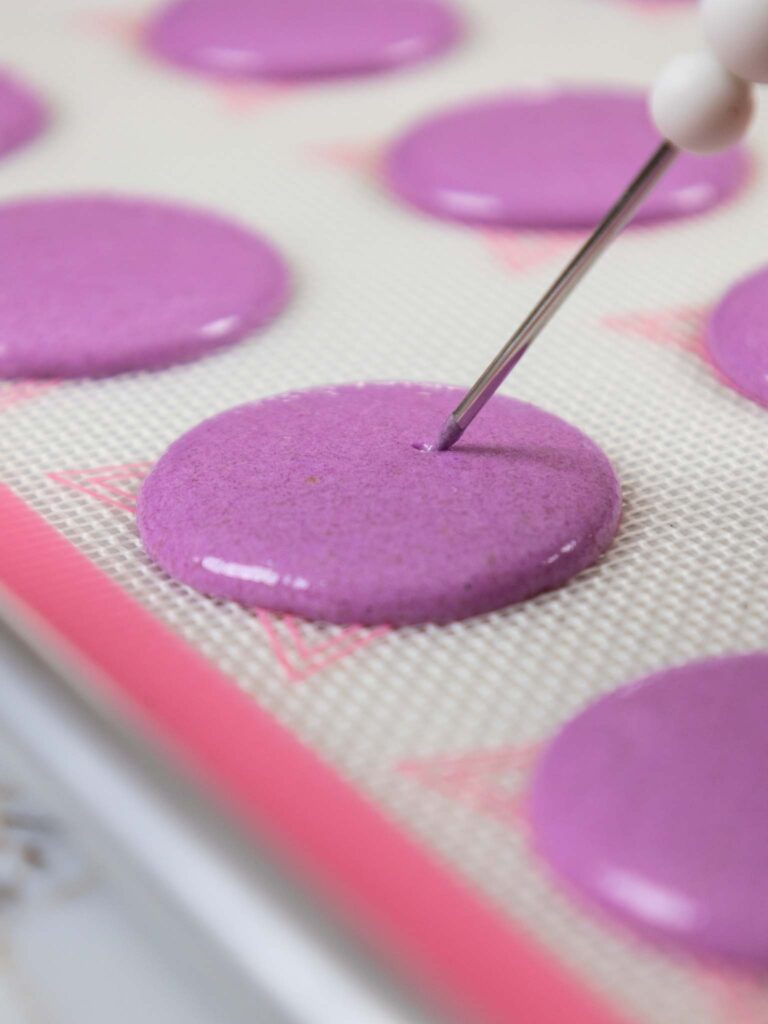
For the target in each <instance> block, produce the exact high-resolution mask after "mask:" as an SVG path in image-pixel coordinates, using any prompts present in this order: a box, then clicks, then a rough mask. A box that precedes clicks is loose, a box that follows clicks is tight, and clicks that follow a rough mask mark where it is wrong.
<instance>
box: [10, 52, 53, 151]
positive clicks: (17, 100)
mask: <svg viewBox="0 0 768 1024" xmlns="http://www.w3.org/2000/svg"><path fill="white" fill-rule="evenodd" d="M45 121H46V114H45V110H44V108H43V105H42V104H41V103H40V101H39V100H38V99H37V98H36V97H35V96H34V95H33V94H32V93H31V92H30V91H29V90H28V89H27V88H26V87H25V86H23V85H22V84H21V83H20V82H18V81H16V79H15V78H12V77H11V76H10V75H8V74H6V72H4V71H0V156H3V155H4V154H5V153H10V152H11V151H12V150H14V149H17V148H18V147H19V146H23V145H24V143H25V142H29V141H31V140H32V139H33V138H35V136H36V135H38V134H39V133H40V132H41V131H42V129H43V127H44V125H45Z"/></svg>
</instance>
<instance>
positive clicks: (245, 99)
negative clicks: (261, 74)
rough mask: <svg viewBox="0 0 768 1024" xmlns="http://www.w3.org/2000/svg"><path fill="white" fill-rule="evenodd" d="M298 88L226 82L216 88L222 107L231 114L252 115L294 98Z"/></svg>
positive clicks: (284, 83)
mask: <svg viewBox="0 0 768 1024" xmlns="http://www.w3.org/2000/svg"><path fill="white" fill-rule="evenodd" d="M297 88H298V86H296V85H294V84H289V83H287V82H279V83H260V82H246V83H241V82H226V83H223V84H217V85H216V86H215V90H216V94H217V95H218V97H219V99H220V100H221V103H222V106H223V107H224V109H225V110H228V111H229V113H231V114H252V113H254V112H255V111H261V110H264V109H265V108H267V107H272V106H274V105H275V104H277V103H279V102H281V101H282V100H284V99H287V98H288V97H290V96H292V95H293V94H294V93H295V92H296V90H297Z"/></svg>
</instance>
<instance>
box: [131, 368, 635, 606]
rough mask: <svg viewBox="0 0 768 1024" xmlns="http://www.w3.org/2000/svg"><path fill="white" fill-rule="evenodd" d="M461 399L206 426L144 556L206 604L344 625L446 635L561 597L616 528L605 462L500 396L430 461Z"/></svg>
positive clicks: (195, 433)
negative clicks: (456, 624)
mask: <svg viewBox="0 0 768 1024" xmlns="http://www.w3.org/2000/svg"><path fill="white" fill-rule="evenodd" d="M460 394H461V392H460V391H459V390H458V389H455V388H444V387H437V386H425V385H418V384H396V383H392V384H364V385H347V386H343V387H338V388H328V389H320V390H312V391H305V392H294V393H288V394H284V395H278V396H276V397H274V398H270V399H268V400H265V401H262V402H257V403H254V404H250V405H244V406H240V407H238V408H235V409H232V410H230V411H229V412H225V413H223V414H221V415H220V416H217V417H215V418H213V419H211V420H208V421H206V422H204V423H202V424H200V425H199V426H198V427H196V428H195V429H193V430H191V431H190V432H189V433H188V434H186V435H184V436H183V437H182V438H180V439H179V440H178V441H176V442H175V444H173V445H172V446H171V447H170V448H169V449H168V451H167V452H166V453H165V454H164V455H163V456H162V458H161V459H160V461H159V462H158V464H157V466H156V467H155V469H154V470H153V471H152V473H151V474H150V475H149V477H148V478H147V480H146V482H145V484H144V486H143V489H142V491H141V494H140V498H139V531H140V534H141V537H142V540H143V542H144V545H145V547H146V549H147V551H148V553H149V554H150V555H151V556H152V558H153V559H154V560H155V561H156V562H158V563H159V564H160V565H161V566H162V568H163V569H165V570H166V572H167V573H168V574H169V575H171V576H173V577H174V578H176V579H178V580H181V581H183V582H184V583H188V584H190V585H191V586H192V587H195V588H196V589H197V590H201V591H203V592H204V593H206V594H211V595H214V596H217V597H224V598H232V599H234V600H236V601H239V602H241V603H242V604H244V605H247V606H259V607H264V608H271V609H274V610H278V611H289V612H293V613H295V614H298V615H301V616H304V617H306V618H311V619H319V620H325V621H330V622H339V623H384V622H388V623H392V624H403V623H416V622H440V623H445V622H450V621H451V620H454V619H463V618H466V617H468V616H472V615H477V614H479V613H481V612H487V611H490V610H492V609H495V608H501V607H503V606H505V605H508V604H512V603H514V602H516V601H521V600H523V599H525V598H527V597H531V596H533V595H534V594H538V593H539V592H541V591H542V590H547V589H549V588H552V587H557V586H560V585H561V584H563V583H565V582H566V580H568V579H570V578H571V577H572V576H573V575H574V574H575V573H577V572H579V571H580V570H581V569H584V568H585V567H586V566H588V565H591V564H592V563H593V562H595V561H596V559H597V558H598V557H599V556H600V555H601V554H602V552H603V551H604V550H605V549H606V548H607V547H608V545H609V544H610V542H611V540H612V538H613V536H614V533H615V531H616V528H617V524H618V519H619V513H620V493H619V486H618V483H617V480H616V477H615V475H614V473H613V470H612V469H611V466H610V464H609V462H608V460H607V459H606V457H605V456H604V455H603V453H602V452H601V451H600V450H599V449H598V448H597V447H596V446H595V445H594V444H593V443H592V442H591V441H590V440H589V439H588V438H587V437H585V436H584V435H583V434H581V433H580V432H578V431H577V430H575V429H574V428H573V427H571V426H569V425H568V424H567V423H564V422H563V421H562V420H559V419H556V418H555V417H554V416H551V415H549V414H547V413H545V412H542V411H541V410H539V409H537V408H535V407H533V406H531V405H526V404H523V403H520V402H516V401H513V400H511V399H508V398H501V397H496V398H494V399H492V400H491V402H490V403H489V405H488V406H487V407H486V409H485V410H484V411H483V414H482V416H480V417H479V418H478V419H477V421H476V423H475V424H473V427H472V432H471V434H469V432H468V435H467V436H466V437H465V439H463V440H462V441H461V442H460V443H459V444H458V445H457V446H456V447H455V448H454V449H453V450H452V451H450V452H435V451H424V450H422V449H421V447H420V446H421V445H423V444H424V443H425V442H427V443H428V442H431V441H433V440H434V438H435V435H436V433H437V431H438V430H439V427H440V425H441V423H442V421H443V419H444V418H445V416H446V415H447V414H448V412H449V411H450V410H451V409H452V408H453V406H454V405H455V404H456V402H457V400H458V398H459V396H460Z"/></svg>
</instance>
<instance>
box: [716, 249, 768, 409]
mask: <svg viewBox="0 0 768 1024" xmlns="http://www.w3.org/2000/svg"><path fill="white" fill-rule="evenodd" d="M706 347H707V351H708V353H709V356H710V359H711V360H712V362H713V364H714V365H715V367H716V368H717V369H718V370H719V371H720V373H721V374H722V376H723V377H724V378H725V379H726V380H727V381H728V382H729V383H730V384H731V385H732V386H733V387H734V388H736V390H737V391H740V392H741V393H742V394H743V395H746V396H747V398H751V399H752V400H753V401H755V402H759V403H760V404H761V405H765V406H768V267H764V268H763V269H762V270H759V271H757V273H755V274H752V275H750V276H749V277H747V278H745V279H744V280H743V281H739V283H738V284H736V285H734V287H733V288H731V290H730V291H729V292H728V294H727V295H726V296H725V298H724V299H722V301H721V302H720V303H719V304H718V305H717V307H716V308H715V310H714V312H713V313H712V316H711V317H710V320H709V325H708V328H707V333H706Z"/></svg>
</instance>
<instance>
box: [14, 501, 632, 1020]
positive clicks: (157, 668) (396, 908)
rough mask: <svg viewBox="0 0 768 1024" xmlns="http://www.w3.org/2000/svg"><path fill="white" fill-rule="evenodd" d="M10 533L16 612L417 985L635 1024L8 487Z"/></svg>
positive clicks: (500, 1010) (481, 1015) (468, 999)
mask: <svg viewBox="0 0 768 1024" xmlns="http://www.w3.org/2000/svg"><path fill="white" fill-rule="evenodd" d="M0 520H1V521H2V522H3V526H4V529H3V530H0V586H2V587H3V588H4V589H5V590H6V591H7V593H8V595H9V597H10V598H11V601H12V603H13V605H14V607H15V609H16V610H18V612H19V613H20V614H21V615H22V616H26V618H27V619H28V620H30V621H31V624H32V625H33V627H34V625H35V624H37V625H38V628H41V629H44V630H45V631H46V632H47V633H48V634H49V635H51V636H52V637H53V638H54V640H55V641H56V642H57V643H58V645H59V646H60V647H63V648H64V649H65V650H66V651H68V652H69V654H70V655H75V656H76V657H77V658H78V659H79V660H80V662H81V663H83V662H85V663H86V664H88V665H90V666H91V667H92V668H93V669H96V671H97V675H98V677H99V678H101V679H104V680H106V681H107V683H108V687H109V696H110V697H111V698H112V699H113V700H114V699H117V701H118V702H119V703H120V705H121V707H122V708H123V710H124V711H126V712H127V713H129V714H131V715H132V716H133V717H135V718H138V720H139V721H140V722H141V723H142V724H143V725H144V727H145V728H147V729H148V730H149V731H151V732H152V733H153V734H154V735H155V736H156V737H158V738H159V739H160V740H161V741H162V742H164V743H165V744H166V745H168V746H169V747H171V748H172V749H173V750H174V751H175V752H176V754H177V755H180V756H181V758H182V760H183V761H184V762H185V764H186V765H187V767H188V768H190V769H192V770H193V772H194V773H195V774H196V775H197V776H198V777H200V778H202V779H204V780H205V781H206V782H208V783H209V784H212V785H213V786H214V787H215V789H216V791H217V792H219V793H220V795H222V796H223V797H224V798H225V799H226V800H227V802H228V803H229V804H230V805H231V806H233V807H234V809H235V811H236V812H237V813H238V814H239V816H240V817H241V818H242V819H244V820H245V821H246V822H247V823H248V824H249V825H250V826H251V827H253V828H254V829H256V830H257V831H258V833H259V834H260V835H262V836H266V837H267V838H268V840H269V841H270V842H271V843H272V844H273V845H274V846H275V847H276V848H277V849H278V850H279V851H280V853H281V854H282V855H283V856H286V857H288V858H289V859H290V860H291V861H292V862H293V863H294V865H295V866H296V867H297V868H298V869H299V870H300V871H301V872H302V874H303V875H305V876H307V877H309V878H310V880H311V882H312V883H313V884H315V885H316V886H318V887H319V888H320V889H321V890H322V891H323V892H324V893H325V894H326V895H327V896H329V897H330V898H331V899H332V900H333V901H334V903H335V904H336V905H338V906H339V907H340V909H342V910H343V911H345V912H346V914H347V916H349V917H351V918H352V920H353V921H357V922H358V925H359V926H364V928H365V934H366V935H368V936H369V937H373V938H374V939H375V941H376V942H377V944H378V945H379V946H380V947H381V949H382V950H383V951H384V952H385V953H386V954H387V955H388V956H389V957H391V958H393V959H395V960H396V961H397V962H398V963H399V965H400V967H401V968H402V969H404V970H405V972H407V973H408V974H410V975H411V976H412V977H413V978H414V979H416V980H417V981H418V982H419V983H421V984H426V985H427V986H428V987H430V988H432V989H433V990H434V991H435V992H436V993H438V994H439V995H440V996H441V997H442V998H443V999H445V1000H447V1002H448V1004H449V1005H451V1004H452V1005H458V1006H459V1007H460V1008H461V1010H462V1011H463V1012H465V1013H467V1014H468V1018H469V1020H471V1021H478V1022H479V1021H482V1022H487V1024H517V1022H520V1024H523V1022H524V1024H562V1021H564V1020H567V1021H568V1022H569V1024H629V1022H628V1021H627V1018H626V1017H623V1016H621V1015H620V1014H619V1013H618V1012H617V1011H615V1010H613V1009H612V1008H611V1007H609V1006H608V1005H607V1004H605V1003H604V1002H603V1001H601V999H600V998H599V997H598V996H596V995H595V994H594V993H592V992H591V991H589V990H588V989H587V988H586V987H585V986H584V985H583V984H582V983H581V982H580V981H579V980H578V979H577V978H575V977H574V976H573V975H572V974H571V973H570V972H569V971H567V970H566V968H564V967H563V966H561V965H560V964H559V963H557V961H556V960H555V959H554V958H553V957H552V956H551V955H550V954H549V953H548V952H547V951H546V950H544V949H543V948H541V947H540V946H538V945H537V944H536V943H534V942H533V941H532V940H531V939H530V938H529V937H528V936H527V935H525V934H524V933H523V932H522V931H521V930H520V931H518V929H517V928H516V927H515V926H514V924H512V923H510V922H509V921H507V920H506V919H504V918H503V917H502V916H501V915H500V914H499V913H498V912H497V911H495V910H494V909H493V908H492V907H490V906H489V905H487V904H486V903H484V902H483V900H482V898H481V897H480V896H479V895H478V894H476V893H475V892H473V891H471V890H470V889H469V888H468V887H466V886H465V885H464V883H463V882H462V881H461V880H460V879H459V878H458V877H457V876H455V875H453V874H452V873H451V872H450V870H449V869H447V868H446V867H445V866H444V865H442V864H440V863H438V862H437V861H436V860H434V859H433V858H432V857H431V856H430V854H429V853H428V852H427V851H426V850H424V849H423V848H422V847H420V846H418V845H416V843H415V842H413V841H412V840H411V839H409V838H408V836H407V835H406V834H404V833H403V832H402V831H400V830H399V829H398V828H397V827H396V826H395V825H394V824H393V823H392V822H390V821H389V820H388V819H386V818H385V817H384V816H383V815H381V814H380V813H379V812H378V811H377V810H376V809H375V808H374V807H373V806H372V805H371V804H370V803H369V802H367V801H366V800H365V799H364V798H363V797H362V796H361V795H360V794H358V793H357V792H356V791H355V790H354V789H353V788H352V787H351V786H349V785H348V784H347V783H345V782H344V781H343V780H342V779H341V778H340V777H339V776H338V775H337V774H336V773H335V772H334V771H333V769H332V768H330V767H329V766H328V765H326V764H325V763H323V762H322V761H321V760H319V759H318V758H317V757H316V755H315V754H313V753H312V752H311V751H310V750H309V749H308V748H307V747H305V746H303V745H302V744H301V743H300V742H299V741H298V740H297V739H296V738H295V737H294V736H293V735H292V734H291V733H289V732H288V731H287V730H285V729H284V728H283V727H282V726H281V725H279V724H278V723H277V722H276V721H275V719H273V718H272V717H271V716H270V715H268V714H267V713H266V712H265V711H264V710H262V709H261V708H260V707H258V705H257V704H256V703H255V701H254V700H253V699H252V698H251V697H247V696H246V695H245V694H243V693H242V692H241V691H240V690H238V689H237V687H236V686H235V685H233V684H232V682H231V681H230V680H229V679H228V678H227V677H226V676H225V675H224V674H223V673H221V672H220V671H219V670H218V669H216V668H215V667H214V666H213V665H212V664H210V663H209V662H207V661H206V660H205V659H204V658H202V657H201V656H200V655H199V654H197V653H196V652H195V651H193V650H192V649H191V648H190V647H188V646H187V645H186V644H185V643H184V642H183V641H182V640H180V639H179V638H178V637H177V636H176V635H175V634H174V633H173V632H171V631H170V630H169V629H167V628H166V627H165V626H164V625H162V624H161V623H160V622H159V621H158V620H156V619H155V618H154V617H153V616H152V615H150V614H149V612H147V611H146V610H145V609H143V608H142V607H141V606H140V605H138V604H137V603H135V602H134V601H133V600H132V599H131V598H130V597H128V595H126V594H125V593H124V592H123V591H122V590H121V589H120V588H119V587H118V586H117V585H116V584H115V583H114V582H112V581H111V580H110V579H109V578H108V577H107V576H105V575H104V574H103V573H102V572H101V571H100V570H99V569H98V568H96V566H94V565H93V564H92V563H91V562H90V561H89V560H88V559H87V558H85V557H84V556H83V555H82V554H80V552H78V551H77V550H76V548H74V547H73V546H72V545H71V544H70V543H69V542H68V541H67V540H66V539H65V538H64V537H63V536H61V535H60V534H59V533H57V532H56V531H55V530H54V529H52V528H51V527H50V526H48V524H47V523H45V522H44V520H43V519H42V518H40V517H39V516H38V515H37V514H36V513H35V512H33V511H32V510H31V509H29V508H28V507H27V506H26V505H25V504H24V502H22V501H21V500H20V499H19V498H18V497H17V496H16V495H15V494H13V492H11V491H10V490H9V489H8V488H7V487H4V486H2V485H0ZM278 780H279V784H278ZM382 864H386V871H382V870H381V865H382Z"/></svg>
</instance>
